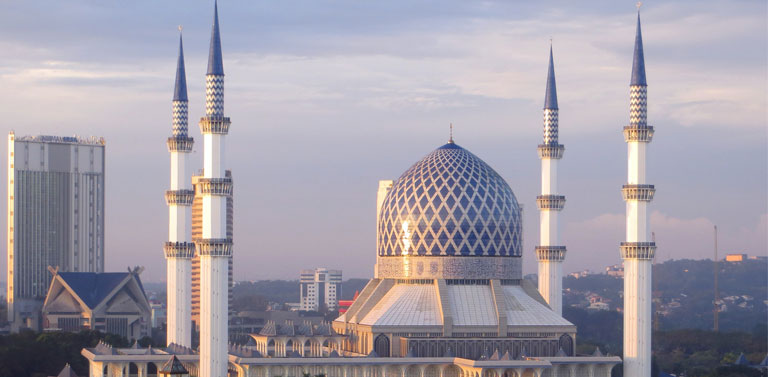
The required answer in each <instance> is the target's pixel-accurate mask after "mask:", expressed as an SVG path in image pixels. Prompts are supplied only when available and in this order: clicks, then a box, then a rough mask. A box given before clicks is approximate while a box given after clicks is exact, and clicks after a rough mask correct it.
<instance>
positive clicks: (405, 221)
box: [82, 7, 655, 377]
mask: <svg viewBox="0 0 768 377" xmlns="http://www.w3.org/2000/svg"><path fill="white" fill-rule="evenodd" d="M223 67H224V66H223V61H222V52H221V37H220V31H219V21H218V8H217V7H216V8H215V11H214V23H213V30H212V36H211V49H210V55H209V61H208V73H207V75H206V112H205V114H206V115H205V116H204V117H203V118H202V119H201V120H200V129H201V131H202V134H203V140H204V177H203V183H204V188H203V189H202V192H203V194H204V195H206V196H204V202H203V203H204V204H203V235H202V238H201V239H196V240H191V239H190V238H189V237H190V236H189V228H188V220H187V219H188V217H189V213H188V207H189V205H190V204H191V201H190V200H189V194H190V191H189V189H188V188H187V187H188V186H187V185H188V184H189V176H188V175H187V174H188V173H187V172H186V169H187V162H186V159H187V156H188V153H189V151H191V149H192V143H193V142H194V141H193V139H192V138H190V137H189V136H188V130H187V118H188V114H187V112H188V109H187V92H186V77H185V73H184V58H183V54H182V52H181V46H180V50H179V60H178V68H177V76H176V91H175V93H174V101H173V135H172V136H171V138H169V139H168V147H169V151H170V153H171V166H172V169H171V190H170V191H168V192H166V199H167V202H168V205H169V212H170V223H169V241H168V242H166V244H165V256H166V259H167V262H168V313H169V319H168V334H167V339H168V346H167V347H166V348H164V349H154V348H151V347H150V348H143V349H142V348H138V347H133V348H128V349H115V348H112V347H110V346H108V345H106V344H99V345H98V346H97V347H94V348H87V349H84V350H83V351H82V355H83V356H85V357H86V358H87V359H88V360H89V363H90V371H89V375H90V376H92V377H103V376H109V377H122V376H128V375H137V376H148V375H152V374H154V373H157V370H158V368H162V366H163V365H166V366H172V367H173V368H171V369H173V370H174V371H175V372H177V373H181V374H184V373H186V374H189V375H192V376H200V377H225V376H238V377H300V376H303V375H306V374H310V375H313V376H316V375H324V376H328V377H527V376H531V377H544V376H568V377H576V376H610V375H611V370H612V369H613V367H614V366H615V365H617V364H620V363H622V362H623V364H624V375H625V376H648V375H650V321H649V319H650V306H648V302H650V300H649V298H650V285H649V282H650V270H649V268H648V266H649V265H650V261H651V260H652V258H653V253H654V251H655V244H654V243H652V242H648V240H647V238H646V237H647V234H645V233H646V228H647V226H646V224H647V219H646V216H645V210H646V209H645V205H646V204H647V203H648V202H649V201H650V200H651V199H652V197H653V193H654V187H653V185H648V184H645V182H644V180H645V151H646V150H645V147H646V145H647V144H648V143H649V142H650V141H651V137H652V135H653V127H650V126H648V125H647V123H646V83H645V65H644V59H643V49H642V37H641V32H640V19H639V14H638V20H637V33H636V39H635V56H634V63H633V68H632V80H631V84H630V124H629V126H626V127H624V136H625V141H626V142H627V143H628V144H629V162H628V164H629V165H628V168H629V181H628V183H627V184H625V185H624V186H623V187H622V193H623V195H624V198H625V200H626V201H627V242H623V243H622V244H621V248H620V249H621V252H622V257H623V258H624V259H625V265H626V269H627V272H626V275H625V276H626V277H625V279H627V281H625V300H630V301H625V306H624V307H625V343H624V350H625V354H624V360H623V361H622V358H619V357H618V356H607V355H603V354H602V353H601V352H600V351H599V350H597V351H595V353H594V354H593V355H576V340H577V329H576V326H575V325H574V324H572V323H570V322H569V321H568V320H566V319H565V318H563V317H562V262H563V261H564V259H565V256H566V252H567V251H566V248H565V246H562V245H561V243H560V240H559V238H558V214H559V212H560V211H561V210H562V209H563V208H564V205H565V196H563V195H561V194H560V193H558V190H557V163H558V161H559V160H560V159H561V158H563V155H564V150H565V147H564V146H563V145H562V144H560V143H559V139H558V127H559V125H558V120H559V114H558V103H557V89H556V83H555V72H554V59H553V56H552V50H551V49H550V56H549V69H548V77H547V85H546V89H545V93H546V94H545V101H544V137H543V142H542V143H541V144H539V145H538V148H537V150H538V154H539V157H540V159H541V167H542V177H541V195H539V196H538V197H537V206H538V209H539V211H540V238H539V242H538V246H536V249H535V251H536V257H537V260H538V264H539V282H538V287H537V286H534V285H533V284H532V283H530V282H529V281H527V280H524V279H523V277H522V258H523V254H524V250H523V244H522V231H523V224H522V217H521V207H520V205H519V203H518V201H517V198H516V197H515V194H514V192H513V191H512V189H511V188H510V186H509V185H508V184H507V182H506V181H505V180H504V179H503V178H502V177H501V176H500V175H499V174H498V173H497V172H496V171H495V170H494V169H493V168H492V167H490V166H489V165H488V164H486V163H485V162H484V161H483V160H481V159H480V158H479V157H477V156H476V155H475V154H473V153H471V152H470V151H468V150H467V149H465V148H463V147H462V146H460V145H458V144H457V143H456V142H454V140H453V138H452V137H451V139H450V140H449V141H448V143H446V144H445V145H442V146H439V147H438V148H437V149H435V150H434V151H432V152H430V153H429V154H427V155H426V156H425V157H423V158H422V159H421V160H419V161H417V162H416V163H415V164H413V166H411V167H410V168H409V169H408V170H406V171H405V172H404V173H403V174H402V175H401V176H400V177H399V178H398V179H396V180H394V181H380V182H379V190H378V197H377V219H378V220H377V250H376V252H377V258H376V266H375V276H374V278H373V279H371V280H370V282H369V283H368V284H367V285H366V287H365V288H364V289H363V291H362V292H361V293H360V295H359V296H358V298H357V299H356V300H355V302H354V303H353V304H352V305H351V306H350V308H349V309H348V310H347V312H346V313H344V314H342V315H341V316H340V317H339V318H337V319H336V320H334V321H333V322H332V323H324V324H320V325H311V324H309V323H293V322H285V323H268V324H267V326H265V327H264V329H263V330H262V331H261V332H260V333H258V334H252V335H251V339H252V340H251V341H250V342H249V344H247V345H233V344H229V343H228V341H227V320H226V318H227V313H228V307H227V305H228V301H227V299H226V297H227V266H228V260H229V258H231V256H232V249H233V248H232V243H231V240H230V239H227V238H226V236H225V234H226V233H225V228H226V224H225V222H224V220H223V218H224V213H225V210H224V209H225V207H224V206H225V205H226V200H225V199H226V198H227V197H228V196H229V195H231V193H232V184H233V183H232V179H231V176H224V175H223V173H224V171H225V170H224V168H225V167H224V166H223V162H222V161H223V159H222V155H223V153H224V138H225V136H226V135H227V133H228V129H229V126H230V119H229V118H228V117H225V116H224V68H223ZM194 251H196V252H197V253H198V254H199V255H200V256H201V262H200V263H201V278H200V280H201V314H200V317H201V325H200V327H201V335H200V348H199V349H198V350H194V349H192V348H190V347H191V335H190V334H191V331H190V329H189V326H190V317H189V315H190V311H189V302H190V300H189V290H190V285H189V259H190V258H191V256H192V254H193V252H194ZM169 368H170V367H169ZM163 372H166V371H162V370H161V371H160V373H163ZM169 373H170V372H169Z"/></svg>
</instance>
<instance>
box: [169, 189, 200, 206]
mask: <svg viewBox="0 0 768 377" xmlns="http://www.w3.org/2000/svg"><path fill="white" fill-rule="evenodd" d="M194 199H195V192H194V191H192V190H168V191H166V192H165V202H166V203H167V204H168V205H169V206H170V205H176V206H191V205H192V201H193V200H194Z"/></svg>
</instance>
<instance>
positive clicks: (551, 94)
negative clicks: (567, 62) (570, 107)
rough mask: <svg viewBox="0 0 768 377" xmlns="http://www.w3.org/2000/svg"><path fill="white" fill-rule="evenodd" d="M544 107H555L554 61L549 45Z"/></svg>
mask: <svg viewBox="0 0 768 377" xmlns="http://www.w3.org/2000/svg"><path fill="white" fill-rule="evenodd" d="M544 108H545V109H557V84H555V61H554V59H553V58H552V46H549V69H548V70H547V93H546V94H545V95H544Z"/></svg>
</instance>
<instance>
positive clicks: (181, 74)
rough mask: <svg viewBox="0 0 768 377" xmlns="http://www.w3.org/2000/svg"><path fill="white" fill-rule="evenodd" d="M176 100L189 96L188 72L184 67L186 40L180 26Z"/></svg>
mask: <svg viewBox="0 0 768 377" xmlns="http://www.w3.org/2000/svg"><path fill="white" fill-rule="evenodd" d="M173 100H174V101H188V98H187V72H186V70H185V69H184V41H183V40H182V36H181V26H179V61H178V62H177V63H176V85H175V86H174V88H173Z"/></svg>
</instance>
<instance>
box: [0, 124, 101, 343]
mask: <svg viewBox="0 0 768 377" xmlns="http://www.w3.org/2000/svg"><path fill="white" fill-rule="evenodd" d="M104 147H105V143H104V139H103V138H87V139H86V138H80V137H60V136H22V137H19V136H16V135H15V134H14V133H13V132H11V133H10V134H9V135H8V288H7V302H8V320H9V321H10V322H11V328H12V330H13V331H17V330H19V329H20V328H24V327H28V328H32V329H35V330H38V329H40V325H41V323H40V321H41V320H40V318H41V317H40V313H41V309H42V305H43V300H44V299H45V295H46V293H47V292H48V287H49V285H50V283H51V277H52V276H51V274H50V272H49V271H48V266H51V267H58V268H59V271H61V272H103V271H104Z"/></svg>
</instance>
